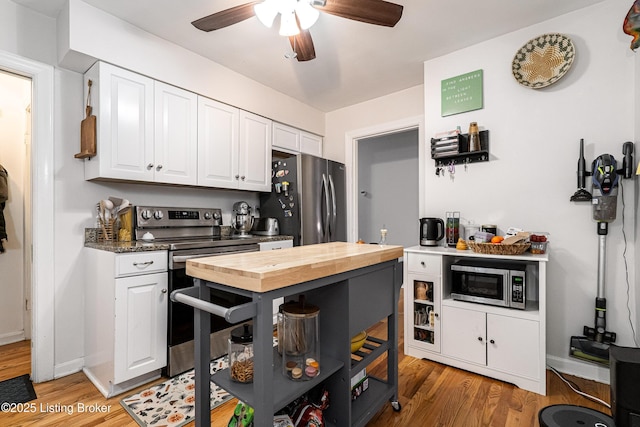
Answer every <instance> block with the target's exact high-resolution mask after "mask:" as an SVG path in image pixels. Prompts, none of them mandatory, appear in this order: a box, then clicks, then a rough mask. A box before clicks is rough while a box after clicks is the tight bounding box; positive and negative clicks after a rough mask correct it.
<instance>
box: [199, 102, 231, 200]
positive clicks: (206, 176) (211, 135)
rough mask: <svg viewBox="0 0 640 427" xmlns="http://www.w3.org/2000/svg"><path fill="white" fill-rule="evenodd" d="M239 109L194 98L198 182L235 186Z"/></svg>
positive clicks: (209, 185) (200, 183) (201, 183)
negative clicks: (195, 107) (196, 106)
mask: <svg viewBox="0 0 640 427" xmlns="http://www.w3.org/2000/svg"><path fill="white" fill-rule="evenodd" d="M239 117H240V110H239V109H237V108H235V107H231V106H229V105H226V104H222V103H220V102H217V101H214V100H212V99H208V98H205V97H202V96H199V97H198V185H204V186H208V187H222V188H238V180H237V179H236V175H239V174H238V154H239V149H238V144H239V139H238V130H239V129H238V126H239V124H238V123H239Z"/></svg>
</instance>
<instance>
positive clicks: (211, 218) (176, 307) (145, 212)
mask: <svg viewBox="0 0 640 427" xmlns="http://www.w3.org/2000/svg"><path fill="white" fill-rule="evenodd" d="M135 220H136V225H135V229H134V231H135V238H136V240H142V236H143V235H145V234H146V233H151V234H152V235H153V237H154V241H155V242H163V243H167V244H169V252H168V253H169V272H168V274H169V294H171V292H173V291H174V290H176V289H182V288H188V287H191V286H193V279H192V278H191V277H189V276H187V274H186V272H185V267H186V262H187V260H188V259H192V258H198V257H207V256H215V255H224V254H229V253H239V252H255V251H258V250H260V247H259V245H258V240H259V239H258V238H255V237H254V238H251V237H249V238H246V239H224V238H222V237H221V232H220V226H221V225H222V215H221V210H220V209H216V208H206V209H205V208H183V207H175V208H172V207H157V206H136V208H135ZM147 237H148V235H147ZM211 298H212V301H215V304H219V305H222V306H225V307H232V306H235V305H238V304H242V303H245V302H247V301H249V299H248V298H245V297H241V296H238V295H236V294H232V293H228V292H224V291H219V290H212V291H211ZM167 310H168V325H167V342H168V349H167V352H168V353H167V367H166V368H165V370H164V373H165V374H166V375H168V376H170V377H172V376H174V375H176V374H179V373H181V372H184V371H187V370H189V369H191V368H193V366H194V358H193V308H192V307H190V306H188V305H185V304H180V303H176V302H173V301H169V303H168V307H167ZM232 328H233V325H231V324H230V323H227V322H226V320H225V319H223V318H222V317H218V316H211V331H212V334H211V358H212V359H213V358H216V357H219V356H221V355H223V354H225V353H226V352H227V339H228V338H229V332H230V330H231V329H232Z"/></svg>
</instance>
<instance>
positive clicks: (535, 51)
mask: <svg viewBox="0 0 640 427" xmlns="http://www.w3.org/2000/svg"><path fill="white" fill-rule="evenodd" d="M575 56H576V50H575V48H574V47H573V43H572V42H571V39H570V38H568V37H567V36H565V35H562V34H557V33H551V34H543V35H541V36H538V37H535V38H533V39H531V40H529V41H528V42H527V43H525V44H524V46H522V47H521V48H520V50H518V52H516V54H515V56H514V57H513V62H512V64H511V71H512V73H513V77H514V78H515V79H516V81H517V82H518V83H520V84H521V85H523V86H526V87H529V88H532V89H540V88H543V87H547V86H549V85H552V84H554V83H555V82H557V81H558V80H560V79H561V78H562V76H564V75H565V74H566V73H567V71H569V69H570V68H571V64H573V59H574V58H575Z"/></svg>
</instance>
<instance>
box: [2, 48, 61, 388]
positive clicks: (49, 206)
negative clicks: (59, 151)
mask: <svg viewBox="0 0 640 427" xmlns="http://www.w3.org/2000/svg"><path fill="white" fill-rule="evenodd" d="M0 70H1V71H5V72H9V73H12V74H15V75H18V76H22V77H25V78H28V79H30V80H31V126H30V128H31V132H30V135H31V136H30V140H31V152H30V154H29V155H28V157H29V165H28V169H29V170H30V171H31V173H30V174H29V177H28V180H29V185H28V186H29V187H30V191H29V197H28V198H27V202H26V204H27V205H29V206H30V208H28V209H27V211H28V212H30V213H31V217H30V218H26V219H25V225H24V229H25V230H27V233H26V236H27V237H26V242H25V247H26V251H27V253H28V259H30V260H31V267H30V268H28V267H27V269H28V270H29V271H28V275H30V277H31V279H30V280H29V279H26V280H27V281H30V282H31V286H30V291H31V313H32V314H31V316H30V318H31V327H30V328H28V329H30V330H31V379H32V380H33V381H34V382H36V383H39V382H44V381H48V380H51V379H53V377H54V312H55V305H54V304H55V299H54V293H55V274H54V271H55V269H54V264H55V251H54V228H55V227H54V172H55V171H54V155H53V154H54V125H53V123H54V69H53V67H52V66H50V65H46V64H42V63H40V62H37V61H33V60H30V59H27V58H23V57H21V56H19V55H15V54H12V53H10V52H5V51H1V50H0ZM29 232H30V233H31V234H28V233H29Z"/></svg>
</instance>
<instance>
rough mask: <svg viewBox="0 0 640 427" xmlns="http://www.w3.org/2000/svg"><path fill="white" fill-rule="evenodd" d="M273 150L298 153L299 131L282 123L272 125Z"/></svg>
mask: <svg viewBox="0 0 640 427" xmlns="http://www.w3.org/2000/svg"><path fill="white" fill-rule="evenodd" d="M273 148H276V149H278V148H282V149H284V150H288V151H293V152H296V153H297V152H299V151H300V131H299V130H298V129H296V128H292V127H290V126H287V125H283V124H282V123H273Z"/></svg>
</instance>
